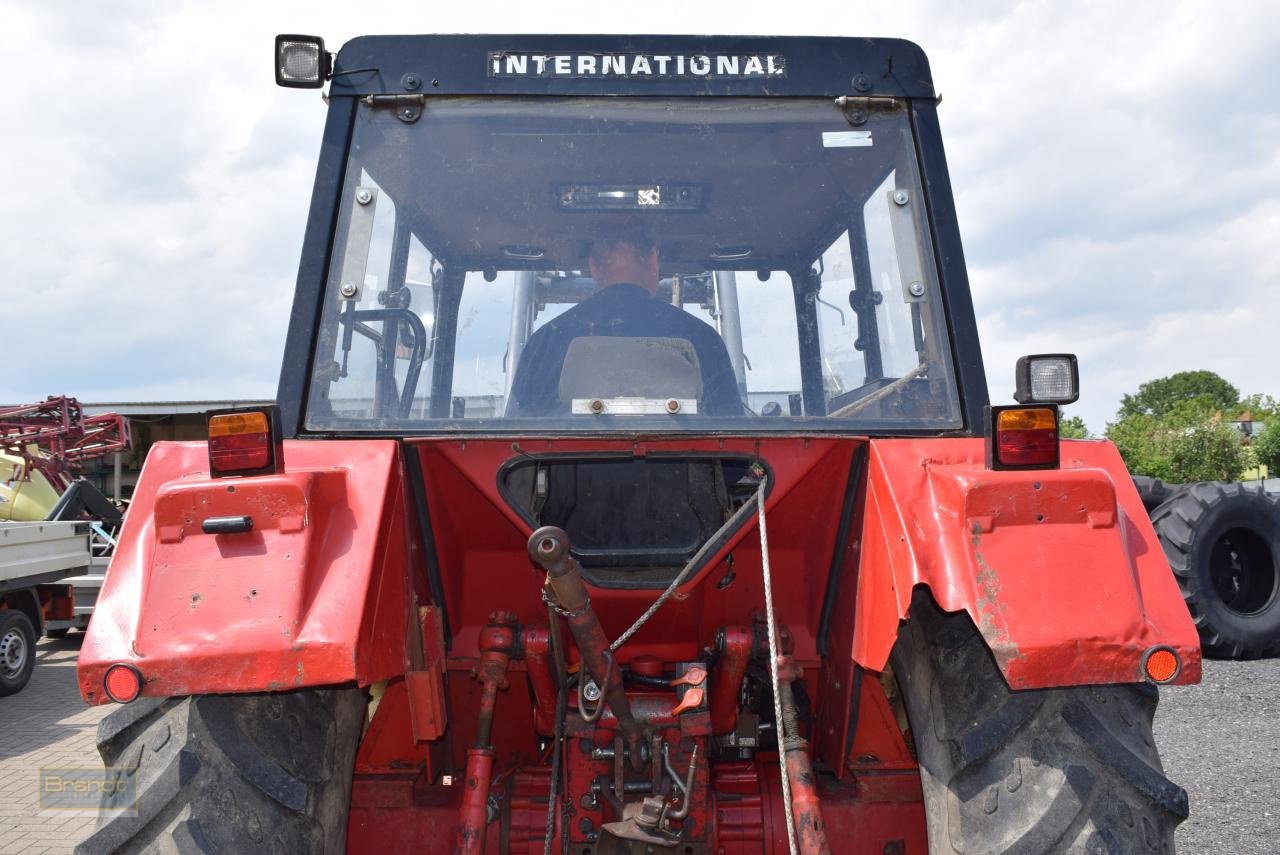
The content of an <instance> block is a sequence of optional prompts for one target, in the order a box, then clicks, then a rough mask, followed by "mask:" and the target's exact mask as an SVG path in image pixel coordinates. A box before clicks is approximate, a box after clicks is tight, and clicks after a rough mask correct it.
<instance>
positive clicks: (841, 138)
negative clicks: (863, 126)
mask: <svg viewBox="0 0 1280 855" xmlns="http://www.w3.org/2000/svg"><path fill="white" fill-rule="evenodd" d="M864 145H871V131H823V132H822V147H823V148H852V147H854V146H864Z"/></svg>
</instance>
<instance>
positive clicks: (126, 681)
mask: <svg viewBox="0 0 1280 855" xmlns="http://www.w3.org/2000/svg"><path fill="white" fill-rule="evenodd" d="M102 688H104V689H106V692H107V697H108V698H110V699H111V700H113V701H115V702H116V703H118V704H127V703H129V702H130V701H133V700H135V699H137V697H138V695H140V694H142V675H141V674H139V673H138V669H137V668H134V667H133V666H132V665H112V666H111V667H110V668H108V669H107V675H106V676H105V677H103V678H102Z"/></svg>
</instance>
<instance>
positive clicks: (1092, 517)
mask: <svg viewBox="0 0 1280 855" xmlns="http://www.w3.org/2000/svg"><path fill="white" fill-rule="evenodd" d="M917 585H925V586H927V587H928V588H929V590H930V592H931V593H932V595H933V598H934V600H935V601H936V602H937V603H938V605H939V606H940V607H941V608H942V609H944V610H946V611H951V612H957V611H961V610H963V611H966V612H968V613H969V616H970V617H971V618H972V619H973V621H974V623H975V624H976V625H977V626H978V629H979V630H980V631H981V632H982V635H983V637H984V638H985V639H986V641H987V644H989V645H990V647H991V650H992V652H993V653H994V654H995V658H996V661H997V662H998V663H999V666H1000V669H1001V671H1002V672H1003V673H1004V676H1005V679H1006V680H1007V681H1008V682H1009V685H1010V686H1011V687H1013V688H1015V689H1023V688H1027V689H1030V688H1045V687H1050V686H1070V685H1080V684H1086V683H1126V682H1136V681H1140V680H1142V679H1143V674H1142V670H1141V658H1142V654H1143V653H1144V652H1145V651H1147V650H1148V649H1149V648H1151V647H1152V646H1154V645H1168V646H1169V647H1172V648H1173V649H1174V650H1175V651H1176V652H1177V654H1178V656H1179V658H1180V659H1181V662H1182V670H1181V673H1180V674H1179V675H1178V676H1177V677H1176V678H1175V679H1174V681H1173V682H1175V683H1195V682H1198V681H1199V679H1200V641H1199V638H1198V637H1197V635H1196V630H1195V626H1194V625H1193V624H1192V622H1191V617H1190V615H1189V614H1188V612H1187V607H1186V605H1185V604H1184V603H1183V600H1182V597H1181V595H1180V594H1179V592H1178V588H1177V584H1176V583H1175V581H1174V578H1173V575H1172V573H1171V572H1170V570H1169V564H1168V562H1167V561H1166V560H1165V557H1164V553H1163V551H1162V550H1161V548H1160V544H1159V542H1158V541H1157V540H1156V535H1155V532H1154V530H1153V529H1152V527H1151V522H1150V521H1149V519H1148V518H1147V515H1146V512H1145V511H1144V509H1143V506H1142V502H1141V500H1140V499H1139V498H1138V493H1137V490H1136V489H1135V488H1134V486H1133V481H1132V480H1131V479H1130V477H1129V475H1128V473H1127V471H1126V470H1125V467H1124V462H1123V461H1122V460H1121V459H1120V455H1119V453H1118V452H1117V451H1116V449H1115V446H1114V445H1112V444H1111V443H1110V442H1098V441H1064V442H1063V444H1062V468H1061V469H1052V470H1036V471H1015V472H1008V471H1001V472H996V471H992V470H990V469H987V468H986V467H985V465H984V454H983V442H982V440H980V439H973V440H957V439H886V440H873V441H871V443H870V451H869V455H868V470H867V492H866V510H865V514H864V516H863V525H862V554H861V562H860V569H859V577H858V593H857V604H856V620H855V624H854V639H853V654H854V658H855V660H856V661H857V662H858V663H859V664H861V665H862V666H864V667H866V668H870V669H872V670H877V671H878V670H882V669H883V668H884V667H885V663H886V662H887V661H888V659H889V652H890V650H891V649H892V647H893V644H894V640H895V639H896V638H897V634H898V625H899V622H900V621H902V620H906V619H907V617H908V609H909V607H910V603H911V594H912V590H913V589H914V588H915V587H916V586H917Z"/></svg>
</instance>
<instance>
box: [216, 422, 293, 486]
mask: <svg viewBox="0 0 1280 855" xmlns="http://www.w3.org/2000/svg"><path fill="white" fill-rule="evenodd" d="M274 411H275V408H274V407H271V408H268V409H262V410H215V411H213V412H211V413H210V414H209V472H210V474H212V475H213V476H214V477H218V476H223V475H261V474H265V473H269V472H275V471H277V468H278V462H279V460H280V447H279V436H280V431H279V428H278V424H277V420H276V419H275V417H274V416H275V412H274Z"/></svg>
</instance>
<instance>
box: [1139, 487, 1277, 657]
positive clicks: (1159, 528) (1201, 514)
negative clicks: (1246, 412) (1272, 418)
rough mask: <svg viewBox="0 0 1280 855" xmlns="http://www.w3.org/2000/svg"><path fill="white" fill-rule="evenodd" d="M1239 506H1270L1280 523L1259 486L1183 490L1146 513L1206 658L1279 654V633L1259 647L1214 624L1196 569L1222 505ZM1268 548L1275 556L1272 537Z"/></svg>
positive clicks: (1272, 499)
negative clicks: (1205, 539)
mask: <svg viewBox="0 0 1280 855" xmlns="http://www.w3.org/2000/svg"><path fill="white" fill-rule="evenodd" d="M1245 501H1247V502H1258V503H1266V504H1269V505H1271V506H1272V507H1274V508H1275V510H1274V511H1273V513H1274V514H1275V516H1276V518H1278V519H1280V496H1276V495H1272V494H1269V493H1267V492H1266V491H1265V490H1263V489H1262V487H1261V485H1258V486H1256V487H1255V486H1252V485H1245V484H1241V483H1238V482H1232V483H1225V482H1220V481H1202V482H1197V483H1194V484H1187V485H1185V486H1184V488H1183V489H1182V490H1180V491H1178V492H1177V493H1176V494H1175V495H1174V496H1172V497H1171V498H1170V499H1169V500H1168V501H1166V502H1164V503H1163V504H1161V505H1160V506H1159V507H1158V508H1156V509H1155V510H1154V511H1153V512H1152V513H1151V523H1152V525H1153V526H1154V527H1155V530H1156V536H1157V538H1158V539H1159V540H1160V545H1161V546H1162V547H1163V549H1164V553H1165V557H1166V558H1167V559H1168V561H1169V568H1170V569H1171V570H1172V571H1173V575H1174V578H1175V580H1176V581H1177V583H1178V589H1179V591H1181V593H1182V598H1183V599H1184V600H1185V601H1186V603H1187V609H1188V610H1189V611H1190V612H1191V619H1192V621H1193V622H1194V623H1195V625H1196V630H1197V631H1198V632H1199V634H1200V646H1201V648H1202V649H1203V651H1204V652H1205V653H1206V654H1207V655H1210V656H1215V657H1218V658H1224V659H1257V658H1259V657H1263V656H1273V655H1277V654H1280V633H1275V634H1274V635H1273V636H1272V637H1270V638H1266V639H1264V640H1262V641H1258V640H1256V639H1249V638H1246V637H1244V636H1242V635H1241V634H1240V633H1239V632H1238V631H1234V630H1233V629H1232V628H1231V627H1230V626H1228V625H1226V624H1224V622H1223V621H1221V620H1220V619H1218V618H1217V614H1216V612H1215V608H1214V606H1215V603H1216V601H1217V600H1218V596H1217V594H1216V593H1214V591H1213V590H1212V587H1211V586H1210V585H1208V583H1207V582H1206V574H1205V572H1204V568H1202V567H1201V566H1199V562H1200V561H1202V560H1205V559H1204V557H1203V556H1202V555H1200V553H1201V551H1202V550H1201V548H1200V547H1201V542H1200V541H1201V538H1202V537H1207V536H1209V533H1208V532H1207V529H1208V528H1209V527H1210V526H1211V525H1212V518H1213V517H1214V516H1215V514H1218V513H1221V512H1222V510H1223V509H1224V503H1240V502H1245ZM1270 546H1271V548H1272V550H1280V538H1276V537H1275V536H1274V535H1273V537H1272V539H1271V543H1270Z"/></svg>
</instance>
